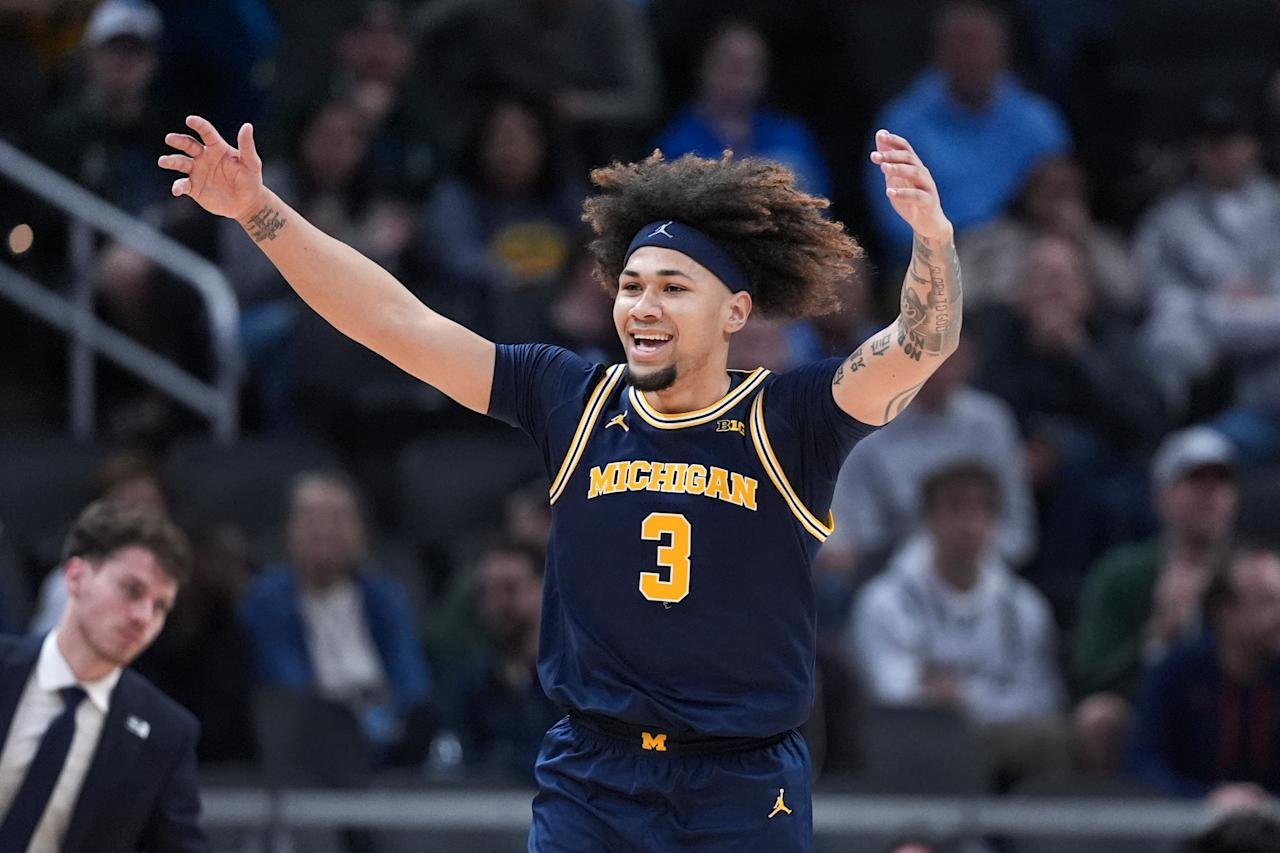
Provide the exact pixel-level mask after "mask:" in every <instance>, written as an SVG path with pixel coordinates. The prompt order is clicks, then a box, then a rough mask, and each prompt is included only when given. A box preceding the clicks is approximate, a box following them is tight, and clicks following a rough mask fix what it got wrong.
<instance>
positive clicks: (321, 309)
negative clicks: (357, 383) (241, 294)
mask: <svg viewBox="0 0 1280 853" xmlns="http://www.w3.org/2000/svg"><path fill="white" fill-rule="evenodd" d="M187 126H188V127H190V128H191V129H192V130H194V131H195V132H196V133H197V134H198V135H199V139H197V138H195V137H193V136H190V135H188V134H183V133H170V134H168V135H167V136H165V143H166V144H167V145H169V146H171V147H173V148H175V149H177V150H178V151H180V152H182V153H181V154H166V155H164V156H162V157H161V158H160V161H159V162H160V165H161V166H163V167H164V168H166V169H173V170H174V171H177V172H182V173H183V174H184V175H185V176H186V177H182V178H178V179H177V180H176V181H174V182H173V194H174V195H175V196H181V195H188V196H191V198H193V199H195V201H196V202H197V203H198V204H199V205H200V206H201V207H203V208H204V209H205V210H207V211H209V212H210V213H215V214H217V215H219V216H226V217H228V218H232V219H235V220H236V221H237V222H239V223H240V225H241V226H242V227H243V228H244V229H245V231H246V232H247V233H248V234H249V236H250V237H251V238H253V240H254V242H255V243H257V244H258V247H259V248H260V249H262V251H263V252H265V253H266V255H267V257H268V258H270V259H271V262H272V263H273V264H275V265H276V268H277V269H279V270H280V273H281V274H282V275H283V276H284V277H285V279H286V280H287V281H288V282H289V284H290V286H292V287H293V289H294V290H295V291H297V292H298V295H299V296H301V297H302V298H303V300H304V301H306V303H307V304H308V305H310V306H311V307H312V308H313V309H315V311H316V312H317V313H318V314H320V316H322V317H324V318H325V319H326V320H328V321H329V322H330V323H331V324H332V325H333V326H334V328H336V329H337V330H338V331H340V332H342V333H343V334H344V335H346V336H347V337H349V338H351V339H352V340H354V341H358V342H359V343H361V344H364V345H365V346H366V347H368V348H369V349H371V350H373V351H374V352H376V353H378V354H379V355H381V356H382V357H383V358H386V359H387V360H388V361H390V362H392V363H393V364H395V365H397V366H398V367H400V368H401V369H402V370H404V371H406V372H408V373H411V374H413V375H414V376H416V377H418V378H419V379H421V380H422V381H423V382H427V383H429V384H431V385H434V386H435V387H436V388H439V389H440V390H441V391H443V392H444V393H445V394H447V395H448V396H449V397H451V398H452V399H454V400H456V401H458V402H459V403H461V404H462V405H464V406H466V407H467V408H470V409H474V410H475V411H477V412H484V411H486V410H487V409H488V407H489V392H490V390H491V388H492V385H493V365H494V346H493V344H492V343H491V342H490V341H487V340H485V339H484V338H483V337H481V336H480V335H477V334H476V333H475V332H472V331H471V330H470V329H467V328H465V327H463V326H460V325H458V324H457V323H455V322H453V321H452V320H450V319H448V318H447V317H443V316H441V315H440V314H437V313H436V312H435V311H432V310H431V309H430V308H428V307H427V306H426V305H424V304H422V302H420V301H419V300H418V298H417V297H415V296H414V295H413V294H412V293H410V292H409V291H408V290H407V289H406V288H405V287H404V285H402V284H401V283H400V282H399V281H397V280H396V278H395V277H394V276H392V275H391V274H390V273H388V272H387V271H386V270H384V269H383V268H382V267H380V266H378V265H377V264H376V263H374V262H373V261H371V260H369V259H368V258H366V257H365V256H364V255H362V254H360V253H359V252H357V251H356V250H355V249H353V248H351V247H350V246H348V245H346V244H345V243H342V242H340V241H338V240H335V239H333V238H332V237H330V236H328V235H327V234H325V233H324V232H322V231H320V230H319V229H318V228H316V227H315V226H314V225H312V224H311V223H310V222H308V221H307V220H306V219H304V218H303V217H302V216H300V215H299V214H298V213H297V211H294V210H293V209H291V208H290V207H289V206H288V205H286V204H285V203H284V202H282V201H281V200H280V199H279V197H278V196H276V194H275V193H273V192H272V191H271V190H270V189H268V188H267V187H266V186H264V185H263V183H262V160H261V159H260V158H259V157H258V152H257V149H256V148H255V146H254V142H253V128H252V127H251V126H250V125H248V124H246V125H244V126H242V127H241V128H240V133H239V136H238V138H237V145H239V148H233V147H231V145H230V144H229V143H227V142H226V141H225V140H224V139H223V138H222V137H221V136H220V135H219V134H218V131H217V130H216V129H215V128H214V127H213V125H212V124H210V123H209V122H208V121H206V120H205V119H203V118H200V117H199V116H188V117H187Z"/></svg>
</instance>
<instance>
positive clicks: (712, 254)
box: [622, 220, 752, 293]
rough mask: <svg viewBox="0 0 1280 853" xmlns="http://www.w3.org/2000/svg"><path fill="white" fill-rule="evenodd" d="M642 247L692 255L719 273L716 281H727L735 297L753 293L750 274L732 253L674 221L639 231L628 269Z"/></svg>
mask: <svg viewBox="0 0 1280 853" xmlns="http://www.w3.org/2000/svg"><path fill="white" fill-rule="evenodd" d="M641 246H661V247H662V248H664V249H674V250H675V251H677V252H679V253H680V254H682V255H688V256H689V257H690V258H693V259H694V260H695V261H697V262H698V263H700V264H702V265H703V266H704V267H706V268H707V269H709V270H711V272H713V273H715V275H716V278H718V279H720V280H721V281H723V282H724V284H725V287H727V288H729V289H730V290H732V291H733V292H734V293H737V292H738V291H740V290H745V291H747V292H748V293H751V292H752V288H751V283H750V282H749V281H747V274H746V273H744V272H743V271H742V267H740V266H738V264H737V262H736V261H734V259H733V258H731V257H729V253H728V252H726V251H725V250H724V249H722V248H720V247H719V246H717V245H716V243H715V241H714V240H712V239H711V238H710V237H708V236H707V235H706V234H703V233H702V232H701V231H699V230H698V229H697V228H693V227H691V226H689V225H685V224H684V223H683V222H675V221H672V220H668V221H666V222H650V223H649V224H648V225H646V226H644V227H643V228H641V229H640V230H639V231H637V232H636V236H635V238H634V239H633V240H632V241H631V245H630V246H628V247H627V256H626V257H625V258H624V259H623V261H622V265H623V266H624V267H625V266H626V265H627V261H629V260H631V256H632V255H633V254H635V251H636V249H639V248H640V247H641Z"/></svg>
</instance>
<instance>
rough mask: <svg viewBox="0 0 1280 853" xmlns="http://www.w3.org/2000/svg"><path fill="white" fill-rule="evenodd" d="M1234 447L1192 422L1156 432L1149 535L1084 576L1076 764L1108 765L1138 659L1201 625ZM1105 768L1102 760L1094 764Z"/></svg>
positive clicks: (1229, 491) (1229, 519)
mask: <svg viewBox="0 0 1280 853" xmlns="http://www.w3.org/2000/svg"><path fill="white" fill-rule="evenodd" d="M1236 470H1237V460H1236V451H1235V448H1234V447H1233V446H1232V444H1231V443H1230V442H1229V441H1228V440H1227V439H1226V437H1225V436H1224V435H1222V433H1220V432H1218V431H1217V430H1215V429H1213V428H1211V427H1208V426H1194V427H1190V428H1187V429H1183V430H1180V431H1178V432H1174V433H1172V434H1170V435H1169V436H1168V437H1167V438H1165V440H1164V442H1163V443H1162V444H1161V445H1160V447H1159V449H1158V450H1157V451H1156V454H1155V456H1154V458H1153V460H1152V465H1151V480H1152V487H1153V488H1152V491H1153V493H1154V496H1155V504H1156V512H1157V515H1158V516H1159V520H1160V530H1159V532H1158V534H1157V535H1156V536H1155V537H1153V538H1151V539H1148V540H1145V541H1141V542H1129V543H1125V544H1122V545H1119V546H1117V547H1115V548H1114V549H1112V550H1111V551H1109V552H1108V553H1106V554H1105V555H1103V557H1102V558H1101V559H1100V560H1099V561H1098V562H1097V564H1096V565H1094V567H1093V568H1092V570H1091V571H1090V572H1089V575H1088V577H1087V578H1086V581H1085V588H1084V593H1083V596H1082V599H1081V608H1080V618H1079V621H1078V623H1077V625H1076V629H1075V636H1074V648H1073V650H1072V651H1073V654H1072V675H1073V676H1074V680H1075V687H1076V688H1077V690H1078V691H1079V693H1080V694H1081V695H1083V696H1085V697H1086V698H1085V699H1084V700H1083V701H1082V702H1081V703H1080V705H1079V706H1078V708H1077V713H1076V723H1077V733H1078V735H1079V737H1080V738H1081V741H1080V744H1079V745H1080V747H1081V749H1082V758H1083V759H1084V763H1085V764H1086V765H1087V766H1089V767H1090V768H1091V769H1095V770H1102V769H1114V767H1111V768H1107V767H1106V766H1105V765H1108V764H1112V763H1113V762H1114V761H1116V760H1117V759H1118V756H1119V754H1120V753H1119V749H1118V747H1119V742H1120V741H1119V739H1120V738H1122V737H1123V732H1124V728H1125V723H1126V720H1127V717H1128V703H1129V701H1130V700H1131V699H1132V696H1133V693H1134V690H1135V689H1136V687H1137V683H1138V677H1139V674H1140V672H1141V670H1142V667H1143V665H1144V664H1152V663H1154V662H1156V661H1157V660H1159V659H1160V658H1161V657H1162V656H1163V655H1164V653H1165V651H1166V650H1167V649H1168V648H1169V647H1170V646H1171V645H1172V644H1174V643H1175V642H1177V641H1178V640H1180V639H1186V638H1194V637H1195V636H1196V635H1198V634H1199V633H1200V631H1201V618H1200V607H1199V602H1200V599H1201V596H1202V595H1203V593H1204V590H1205V589H1206V588H1207V587H1208V585H1209V581H1210V580H1211V579H1212V576H1213V572H1214V567H1215V566H1217V565H1219V564H1220V562H1221V560H1222V558H1223V555H1224V554H1226V553H1227V551H1228V550H1229V548H1230V545H1231V540H1232V534H1233V531H1234V527H1235V518H1236V508H1237V504H1238V502H1239V489H1238V484H1237V480H1236ZM1099 765H1104V766H1099Z"/></svg>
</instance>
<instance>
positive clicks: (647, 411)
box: [627, 367, 769, 429]
mask: <svg viewBox="0 0 1280 853" xmlns="http://www.w3.org/2000/svg"><path fill="white" fill-rule="evenodd" d="M768 375H769V371H768V370H765V369H764V368H763V367H757V368H756V369H755V370H753V371H752V372H751V375H750V376H748V377H747V378H746V379H745V380H743V382H742V384H741V385H739V386H738V387H737V388H734V389H732V390H730V391H729V393H727V394H725V395H724V396H723V397H721V398H720V399H719V400H717V401H716V402H714V403H712V404H711V405H710V406H707V407H706V408H705V409H698V410H697V411H695V412H680V413H678V414H674V415H664V414H663V413H662V412H659V411H658V410H657V409H655V408H653V406H651V405H649V401H648V400H646V399H645V397H644V394H642V393H641V392H639V391H637V390H636V389H635V388H634V387H632V388H628V389H627V391H628V393H629V394H630V395H631V404H632V406H633V407H634V408H635V410H636V413H637V414H639V415H640V417H641V419H643V420H644V422H645V423H647V424H649V425H650V426H655V427H657V428H658V429H684V428H685V427H691V426H699V425H701V424H705V423H707V422H708V421H713V420H715V419H716V418H718V417H720V416H721V415H723V414H724V413H725V412H727V411H729V410H730V409H732V408H733V407H734V406H736V405H738V404H739V403H741V402H742V401H743V400H745V399H746V398H747V395H748V394H750V393H751V392H752V391H754V390H755V389H756V388H757V387H758V386H759V385H760V383H761V382H763V381H764V379H765V377H766V376H768Z"/></svg>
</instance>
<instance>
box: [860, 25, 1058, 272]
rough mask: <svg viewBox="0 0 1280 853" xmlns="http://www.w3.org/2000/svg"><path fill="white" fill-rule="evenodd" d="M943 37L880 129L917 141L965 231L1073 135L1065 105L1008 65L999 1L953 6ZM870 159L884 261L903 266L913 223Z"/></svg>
mask: <svg viewBox="0 0 1280 853" xmlns="http://www.w3.org/2000/svg"><path fill="white" fill-rule="evenodd" d="M935 39H936V41H935V44H934V57H933V66H932V67H931V68H929V69H928V70H926V71H925V72H924V73H923V74H921V75H920V76H919V77H918V78H916V80H915V82H913V83H912V84H911V85H910V86H909V87H908V88H907V90H906V91H905V92H903V93H902V94H901V95H899V96H898V97H897V98H896V99H894V100H893V101H891V102H890V103H889V105H888V106H886V107H885V108H884V111H883V112H881V113H880V115H879V116H878V117H877V118H876V123H875V127H876V128H882V127H883V128H888V129H889V130H891V131H893V132H894V133H897V134H901V135H903V136H905V137H907V138H908V139H910V140H911V144H912V145H914V146H915V149H916V151H918V152H919V153H920V157H921V158H922V159H923V160H924V161H925V162H926V163H928V164H929V171H930V173H931V174H932V175H933V178H934V180H935V181H936V182H937V184H938V192H939V193H940V194H941V195H942V197H943V198H945V199H946V200H947V211H948V213H949V214H950V216H951V221H952V222H954V223H955V227H956V233H957V234H959V233H960V232H962V231H964V230H965V229H967V228H972V227H973V226H975V225H982V224H983V223H986V222H989V221H991V220H993V219H995V218H996V217H997V216H999V215H1000V214H1001V213H1003V212H1004V210H1005V208H1006V207H1007V206H1008V204H1009V203H1010V202H1011V201H1013V198H1014V196H1016V195H1017V193H1018V189H1019V188H1020V187H1021V186H1022V185H1023V183H1024V181H1025V180H1026V177H1027V174H1028V172H1030V170H1031V167H1032V166H1034V165H1035V164H1036V163H1037V162H1038V161H1039V160H1040V159H1041V158H1042V157H1045V156H1047V155H1049V154H1060V153H1063V152H1065V151H1066V150H1067V148H1068V147H1069V145H1070V142H1071V140H1070V136H1069V133H1068V130H1067V125H1066V122H1065V121H1064V120H1063V118H1062V115H1061V114H1060V113H1059V112H1058V110H1057V108H1055V107H1054V106H1053V105H1052V104H1051V103H1050V102H1049V101H1047V100H1046V99H1044V98H1042V97H1040V96H1039V95H1036V94H1034V93H1032V92H1031V91H1029V90H1028V89H1026V88H1024V87H1023V85H1022V84H1021V83H1020V82H1018V80H1017V79H1016V78H1015V77H1014V75H1013V74H1012V73H1011V72H1010V71H1009V64H1008V54H1009V23H1008V21H1007V20H1006V19H1005V17H1004V14H1003V13H1002V12H1000V11H999V10H998V9H997V8H996V7H995V6H992V5H989V4H987V3H984V2H980V0H959V2H953V3H951V4H949V5H948V6H947V7H946V8H945V9H944V10H943V11H942V13H941V14H940V15H939V17H938V19H937V22H936V24H935ZM864 165H865V166H866V167H867V168H866V172H865V178H866V187H867V198H868V201H869V202H870V204H871V209H872V214H873V218H874V221H875V226H876V230H877V232H878V236H879V237H880V239H881V241H882V248H883V250H884V258H883V261H884V264H885V265H886V266H888V265H890V264H897V263H904V264H905V262H906V260H907V256H908V255H909V253H910V251H911V229H910V228H907V227H905V226H904V225H903V223H902V220H901V219H899V218H898V216H897V215H896V214H895V213H894V212H893V208H892V206H891V205H890V204H889V200H888V198H886V197H885V194H884V179H883V176H882V175H881V174H880V167H879V166H876V165H874V164H873V163H871V162H869V161H868V162H866V163H865V164H864Z"/></svg>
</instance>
